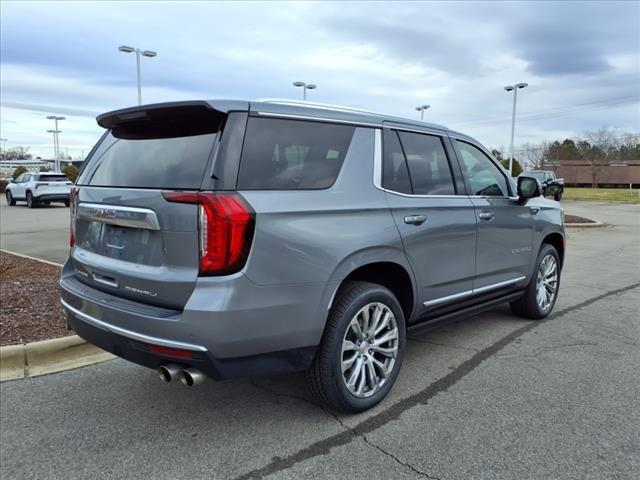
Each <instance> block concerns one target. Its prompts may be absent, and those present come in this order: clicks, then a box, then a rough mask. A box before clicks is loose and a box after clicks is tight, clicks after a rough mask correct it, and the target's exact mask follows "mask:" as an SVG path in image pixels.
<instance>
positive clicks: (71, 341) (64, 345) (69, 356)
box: [0, 335, 116, 382]
mask: <svg viewBox="0 0 640 480" xmlns="http://www.w3.org/2000/svg"><path fill="white" fill-rule="evenodd" d="M113 358H116V356H115V355H112V354H111V353H108V352H105V351H104V350H101V349H99V348H98V347H96V346H94V345H91V344H90V343H87V342H85V341H84V340H83V339H82V338H80V337H79V336H78V335H71V336H69V337H62V338H53V339H51V340H42V341H39V342H31V343H26V344H20V345H7V346H6V347H0V382H5V381H7V380H18V379H21V378H30V377H38V376H40V375H47V374H49V373H58V372H64V371H66V370H72V369H75V368H80V367H85V366H87V365H93V364H96V363H102V362H106V361H107V360H111V359H113Z"/></svg>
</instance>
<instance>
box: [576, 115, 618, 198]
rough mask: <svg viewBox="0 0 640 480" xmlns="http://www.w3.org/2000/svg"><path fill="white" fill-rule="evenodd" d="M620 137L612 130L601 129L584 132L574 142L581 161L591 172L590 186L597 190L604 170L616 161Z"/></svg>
mask: <svg viewBox="0 0 640 480" xmlns="http://www.w3.org/2000/svg"><path fill="white" fill-rule="evenodd" d="M621 138H623V137H621V136H619V135H617V132H616V131H615V130H614V129H612V128H606V127H603V128H601V129H599V130H596V131H593V132H585V133H584V134H583V135H582V137H581V138H580V139H578V140H577V141H576V146H577V148H578V151H579V153H580V156H581V157H582V159H583V160H584V161H585V162H586V164H587V168H589V171H590V172H591V186H592V187H593V188H597V187H598V185H599V183H600V178H601V176H602V172H603V171H604V169H605V168H606V167H607V166H608V165H610V164H612V163H615V162H616V161H617V160H618V157H619V152H620V146H621V144H622V142H621Z"/></svg>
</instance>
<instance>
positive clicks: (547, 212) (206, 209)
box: [60, 101, 565, 412]
mask: <svg viewBox="0 0 640 480" xmlns="http://www.w3.org/2000/svg"><path fill="white" fill-rule="evenodd" d="M98 123H99V124H100V125H101V126H102V127H104V128H105V129H106V133H105V134H104V136H103V137H102V139H101V140H100V141H99V143H98V144H97V145H96V146H95V147H94V149H93V151H92V152H91V154H90V155H89V157H88V160H87V161H86V162H85V165H84V168H83V170H82V171H81V174H80V177H79V179H78V181H77V185H76V186H74V188H73V189H72V192H71V199H72V205H71V207H72V208H71V216H72V219H71V226H72V228H71V241H70V243H71V251H70V255H69V259H68V260H67V262H66V264H65V266H64V268H63V271H62V278H61V282H60V283H61V286H62V304H63V306H64V309H65V312H66V317H67V321H68V323H69V324H70V326H72V327H73V329H74V330H75V331H76V332H77V333H78V334H79V335H80V336H81V337H83V338H85V339H86V340H87V341H89V342H91V343H94V344H95V345H98V346H100V347H101V348H103V349H105V350H108V351H110V352H112V353H114V354H116V355H118V356H120V357H123V358H125V359H128V360H130V361H132V362H135V363H138V364H141V365H145V366H147V367H151V368H154V369H158V371H159V374H160V377H161V378H162V379H163V380H165V381H171V380H176V379H180V380H181V381H182V383H184V384H186V385H194V384H197V383H199V382H201V381H202V380H203V379H204V378H205V377H213V378H215V379H226V378H234V377H241V376H250V375H257V374H268V373H274V372H285V371H295V370H305V371H306V375H307V379H308V384H309V387H310V389H311V390H312V392H313V393H315V394H316V395H317V396H318V397H319V398H321V399H322V400H324V401H325V402H326V403H327V404H329V405H330V406H331V407H333V408H335V409H337V410H341V411H347V412H358V411H362V410H365V409H367V408H370V407H371V406H373V405H375V404H376V403H377V402H379V401H380V400H382V399H383V398H384V397H385V396H386V395H387V393H388V392H389V390H390V389H391V387H392V386H393V384H394V382H395V380H396V378H397V376H398V373H399V371H400V367H401V365H402V361H403V358H404V355H405V350H406V335H407V331H410V330H412V329H419V328H423V327H425V326H428V325H433V324H434V323H435V322H439V321H442V320H445V319H450V318H454V317H460V316H461V315H468V314H471V313H476V312H479V311H481V310H486V309H489V308H492V307H495V306H497V305H499V304H503V303H505V302H510V303H511V306H512V309H513V311H514V312H515V313H516V314H518V315H521V316H524V317H527V318H531V319H538V318H543V317H545V316H547V315H548V314H549V312H550V311H551V310H552V309H553V306H554V303H555V301H556V297H557V294H558V286H559V281H560V270H561V267H562V262H563V257H564V250H565V236H564V226H563V216H562V210H561V209H560V207H559V205H558V204H557V203H556V202H554V201H552V200H548V199H545V198H543V197H541V196H540V190H539V184H538V182H537V181H536V180H535V179H532V178H528V177H521V178H520V179H519V182H518V185H516V184H515V183H514V182H513V180H512V179H511V178H510V177H509V175H508V174H507V173H506V172H505V171H504V170H503V169H502V168H501V167H500V166H499V164H498V163H497V162H496V161H495V159H493V158H492V157H491V155H490V154H489V153H488V152H487V150H486V149H485V148H484V147H483V146H482V145H480V144H479V143H478V142H476V141H475V140H474V139H472V138H470V137H468V136H466V135H463V134H461V133H458V132H454V131H451V130H448V129H447V128H445V127H442V126H438V125H432V124H427V123H423V122H419V121H414V120H407V119H402V118H394V117H389V116H384V115H380V114H374V113H368V112H362V111H356V110H353V109H348V108H340V107H332V106H326V105H318V104H308V103H304V104H302V103H297V102H244V101H194V102H179V103H166V104H158V105H149V106H141V107H135V108H130V109H125V110H119V111H115V112H110V113H106V114H104V115H101V116H99V117H98Z"/></svg>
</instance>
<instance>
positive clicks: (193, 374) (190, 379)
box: [180, 368, 207, 387]
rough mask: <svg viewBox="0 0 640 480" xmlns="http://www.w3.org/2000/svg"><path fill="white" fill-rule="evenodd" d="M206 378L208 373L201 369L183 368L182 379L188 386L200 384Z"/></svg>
mask: <svg viewBox="0 0 640 480" xmlns="http://www.w3.org/2000/svg"><path fill="white" fill-rule="evenodd" d="M206 379H207V377H206V375H205V374H204V373H202V372H201V371H200V370H196V369H195V368H187V369H186V370H182V371H181V372H180V381H181V382H182V384H183V385H186V386H187V387H194V386H196V385H200V384H201V383H202V382H204V381H205V380H206Z"/></svg>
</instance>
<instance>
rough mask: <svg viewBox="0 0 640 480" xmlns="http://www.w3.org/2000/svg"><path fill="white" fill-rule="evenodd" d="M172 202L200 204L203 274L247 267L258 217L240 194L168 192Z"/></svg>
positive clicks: (201, 272) (230, 271) (221, 273)
mask: <svg viewBox="0 0 640 480" xmlns="http://www.w3.org/2000/svg"><path fill="white" fill-rule="evenodd" d="M163 195H164V197H165V198H166V199H167V200H168V201H170V202H178V203H194V204H197V205H198V226H199V229H200V274H201V275H227V274H229V273H234V272H237V271H238V270H240V269H241V268H242V267H244V264H245V262H246V261H247V257H248V255H249V250H250V248H251V241H252V240H253V229H254V225H255V214H254V212H253V210H252V209H251V207H250V206H249V205H248V204H247V202H246V201H245V200H244V199H243V198H242V197H241V196H240V194H238V193H203V192H164V193H163Z"/></svg>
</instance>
